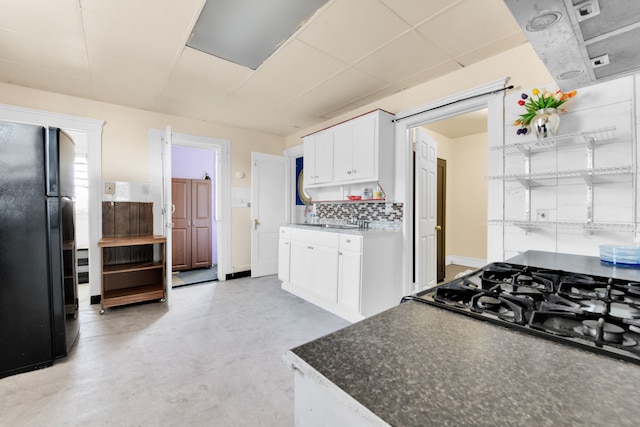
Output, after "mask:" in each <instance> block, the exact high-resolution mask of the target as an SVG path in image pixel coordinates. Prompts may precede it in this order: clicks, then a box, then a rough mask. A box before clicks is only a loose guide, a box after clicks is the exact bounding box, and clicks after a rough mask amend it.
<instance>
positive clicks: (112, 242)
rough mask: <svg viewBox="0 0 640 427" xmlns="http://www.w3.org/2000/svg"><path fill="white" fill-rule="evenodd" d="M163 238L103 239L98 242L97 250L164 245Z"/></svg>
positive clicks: (164, 240)
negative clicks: (155, 244)
mask: <svg viewBox="0 0 640 427" xmlns="http://www.w3.org/2000/svg"><path fill="white" fill-rule="evenodd" d="M166 241H167V238H166V237H164V236H130V237H103V238H102V239H100V240H99V241H98V247H99V248H115V247H119V246H140V245H152V244H154V243H165V242H166Z"/></svg>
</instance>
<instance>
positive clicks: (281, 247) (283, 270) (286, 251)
mask: <svg viewBox="0 0 640 427" xmlns="http://www.w3.org/2000/svg"><path fill="white" fill-rule="evenodd" d="M290 256H291V240H289V239H280V241H279V242H278V279H280V280H282V281H283V282H288V281H289V277H290V275H289V268H290V265H291V263H290V262H289V261H290V258H289V257H290Z"/></svg>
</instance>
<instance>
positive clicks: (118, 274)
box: [98, 236, 166, 314]
mask: <svg viewBox="0 0 640 427" xmlns="http://www.w3.org/2000/svg"><path fill="white" fill-rule="evenodd" d="M165 242H166V239H165V237H164V236H126V237H107V238H102V239H100V241H99V242H98V247H99V248H100V251H101V258H102V262H101V264H102V271H101V276H102V286H101V305H102V309H101V310H100V313H101V314H102V313H104V309H105V308H108V307H115V306H120V305H126V304H132V303H136V302H142V301H150V300H161V301H164V299H165V283H164V282H165V270H164V266H165V263H164V244H165ZM155 258H158V259H155Z"/></svg>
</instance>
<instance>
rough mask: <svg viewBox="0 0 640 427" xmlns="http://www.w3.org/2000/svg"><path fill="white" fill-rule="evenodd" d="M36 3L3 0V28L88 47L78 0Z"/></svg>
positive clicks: (0, 17) (0, 7) (0, 2)
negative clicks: (85, 41) (85, 42)
mask: <svg viewBox="0 0 640 427" xmlns="http://www.w3.org/2000/svg"><path fill="white" fill-rule="evenodd" d="M34 3H35V2H34V1H28V2H27V1H16V0H0V10H1V11H2V13H0V28H4V29H6V30H10V31H13V32H16V33H19V34H24V35H29V36H32V37H36V38H41V39H43V40H46V41H47V42H48V43H53V44H59V45H63V46H67V47H70V48H73V49H84V48H85V45H84V36H83V30H82V16H81V14H80V7H79V5H78V0H57V1H39V2H37V5H36V4H34ZM25 5H26V7H25Z"/></svg>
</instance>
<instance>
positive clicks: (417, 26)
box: [0, 0, 526, 136]
mask: <svg viewBox="0 0 640 427" xmlns="http://www.w3.org/2000/svg"><path fill="white" fill-rule="evenodd" d="M252 1H264V0H245V2H246V3H247V4H250V3H251V2H252ZM204 5H205V0H181V1H179V2H178V1H174V0H135V1H131V0H109V1H104V0H22V1H15V0H0V8H1V10H2V11H3V13H2V14H1V15H0V81H2V82H6V83H10V84H15V85H21V86H26V87H32V88H36V89H41V90H45V91H51V92H57V93H62V94H67V95H72V96H78V97H83V98H88V99H95V100H98V101H104V102H109V103H115V104H120V105H124V106H129V107H136V108H143V109H147V110H152V111H157V112H160V113H165V114H172V115H176V116H181V117H192V118H194V119H198V120H208V121H211V122H216V123H221V124H227V125H230V126H239V127H242V128H247V129H253V130H256V131H262V132H268V133H273V134H277V135H282V136H286V135H288V134H291V133H295V132H296V131H297V130H298V129H300V128H305V127H308V126H314V125H316V124H318V123H320V122H322V121H324V120H326V119H328V118H332V117H336V116H338V115H340V114H344V113H346V112H348V111H351V110H354V109H356V108H359V107H360V106H363V105H367V104H369V103H373V102H375V101H376V100H379V99H382V98H384V97H386V96H389V95H392V94H394V93H396V92H399V91H402V90H406V89H408V88H410V87H413V86H416V85H419V84H422V83H424V82H426V81H429V80H431V79H434V78H437V77H440V76H442V75H443V74H446V73H449V72H452V71H455V70H458V69H460V68H462V67H466V66H468V65H470V64H473V63H475V62H477V61H480V60H483V59H485V58H487V57H489V56H492V55H496V54H498V53H501V52H504V51H506V50H509V49H511V48H513V47H516V46H518V45H520V44H522V43H526V38H525V37H524V35H523V34H522V32H521V30H520V29H519V27H518V25H517V23H516V22H515V20H514V19H513V18H512V16H511V15H510V12H509V10H508V8H507V7H506V6H505V5H504V3H503V2H502V0H483V1H477V0H430V1H424V0H329V1H328V3H327V4H325V5H324V6H322V7H321V8H320V9H319V10H318V11H317V12H316V13H315V14H314V15H313V16H311V17H310V18H309V19H308V20H307V21H306V22H303V23H302V24H301V27H300V28H299V29H298V30H297V31H296V32H295V33H294V34H293V35H292V36H291V37H290V38H289V39H288V40H286V41H285V42H283V43H282V44H281V45H280V46H279V47H278V48H277V49H276V51H275V52H274V53H273V54H272V55H271V56H270V57H269V58H267V60H265V61H264V62H263V63H262V65H260V67H258V69H257V70H251V69H249V68H247V67H243V66H240V65H237V64H234V63H232V62H228V61H225V60H223V59H220V58H217V57H215V56H211V55H208V54H205V53H203V52H200V51H198V50H195V49H191V48H188V47H185V46H186V44H187V43H188V40H189V37H190V35H191V33H192V30H193V27H194V25H195V23H196V21H197V19H198V16H199V14H200V12H201V11H202V9H203V7H204Z"/></svg>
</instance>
